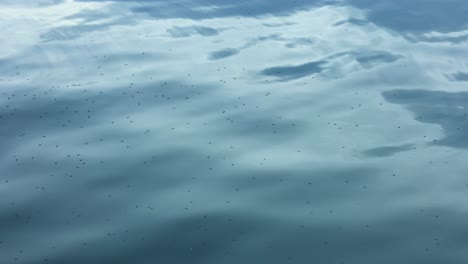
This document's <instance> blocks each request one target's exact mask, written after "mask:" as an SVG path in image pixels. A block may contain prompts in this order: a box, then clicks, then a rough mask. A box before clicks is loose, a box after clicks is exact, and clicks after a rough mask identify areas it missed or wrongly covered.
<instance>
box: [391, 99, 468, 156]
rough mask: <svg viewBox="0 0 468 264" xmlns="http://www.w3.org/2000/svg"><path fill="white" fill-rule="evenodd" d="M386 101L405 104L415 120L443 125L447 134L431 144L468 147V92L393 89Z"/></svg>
mask: <svg viewBox="0 0 468 264" xmlns="http://www.w3.org/2000/svg"><path fill="white" fill-rule="evenodd" d="M383 96H384V98H385V100H387V101H389V102H391V103H395V104H401V105H404V106H406V107H407V108H408V109H409V110H411V111H412V112H413V113H414V115H415V120H417V121H419V122H423V123H430V124H437V125H440V126H441V127H442V128H443V129H444V131H445V137H444V138H442V139H440V140H434V141H433V142H432V143H431V144H435V145H443V146H449V147H453V148H468V136H467V135H468V134H467V131H468V92H444V91H428V90H391V91H386V92H383Z"/></svg>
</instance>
